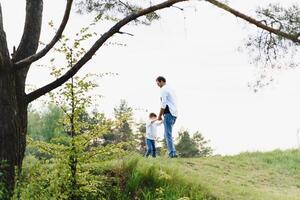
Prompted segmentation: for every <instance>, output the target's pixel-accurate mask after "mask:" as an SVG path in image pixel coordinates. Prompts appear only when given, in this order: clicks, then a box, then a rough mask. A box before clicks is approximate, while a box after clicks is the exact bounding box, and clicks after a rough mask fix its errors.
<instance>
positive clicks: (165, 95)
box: [160, 84, 178, 117]
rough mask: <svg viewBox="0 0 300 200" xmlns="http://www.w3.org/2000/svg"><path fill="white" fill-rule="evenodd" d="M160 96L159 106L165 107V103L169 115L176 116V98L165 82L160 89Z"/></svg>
mask: <svg viewBox="0 0 300 200" xmlns="http://www.w3.org/2000/svg"><path fill="white" fill-rule="evenodd" d="M160 98H161V108H163V109H166V107H167V105H168V107H169V110H170V113H171V115H173V116H174V117H177V114H178V111H177V102H176V101H177V100H176V95H175V92H174V90H173V89H172V88H170V87H169V86H168V85H167V84H166V85H164V86H163V87H162V88H161V89H160Z"/></svg>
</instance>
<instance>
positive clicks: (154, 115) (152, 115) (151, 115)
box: [149, 113, 157, 118]
mask: <svg viewBox="0 0 300 200" xmlns="http://www.w3.org/2000/svg"><path fill="white" fill-rule="evenodd" d="M149 117H150V118H152V117H157V115H156V114H155V113H150V114H149Z"/></svg>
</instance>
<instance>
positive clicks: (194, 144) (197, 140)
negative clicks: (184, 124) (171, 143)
mask: <svg viewBox="0 0 300 200" xmlns="http://www.w3.org/2000/svg"><path fill="white" fill-rule="evenodd" d="M207 143H208V141H206V140H205V139H204V137H203V136H202V135H201V133H199V132H196V133H195V134H194V136H193V138H191V136H190V134H189V132H188V131H187V130H182V131H180V132H179V136H178V143H177V144H176V150H177V151H178V153H179V155H180V156H181V157H200V156H209V155H211V154H212V149H211V148H210V147H208V146H207Z"/></svg>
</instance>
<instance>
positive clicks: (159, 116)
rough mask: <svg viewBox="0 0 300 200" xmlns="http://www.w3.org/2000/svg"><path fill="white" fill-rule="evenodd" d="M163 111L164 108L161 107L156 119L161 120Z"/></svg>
mask: <svg viewBox="0 0 300 200" xmlns="http://www.w3.org/2000/svg"><path fill="white" fill-rule="evenodd" d="M164 112H165V108H161V109H160V111H159V115H158V118H157V119H158V120H162V115H163V114H164Z"/></svg>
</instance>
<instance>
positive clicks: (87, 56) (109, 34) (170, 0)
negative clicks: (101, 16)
mask: <svg viewBox="0 0 300 200" xmlns="http://www.w3.org/2000/svg"><path fill="white" fill-rule="evenodd" d="M184 1H188V0H168V1H165V2H163V3H160V4H157V5H154V6H150V7H148V8H146V9H143V10H140V11H138V12H136V13H132V14H130V15H128V16H127V17H125V18H123V19H122V20H120V21H119V22H118V23H116V24H115V25H114V26H113V27H111V28H110V29H109V30H108V31H107V32H106V33H104V34H103V35H102V36H101V37H100V38H99V39H98V40H97V41H96V42H95V43H94V45H93V46H92V47H91V48H90V49H89V50H88V51H87V53H86V54H85V55H84V56H83V57H82V58H81V59H80V60H79V61H78V62H77V63H76V64H75V65H74V66H73V67H72V68H71V69H70V70H69V71H67V72H66V73H65V74H64V75H62V76H61V77H60V78H58V79H57V80H55V81H53V82H52V83H49V84H48V85H45V86H43V87H41V88H39V89H37V90H35V91H33V92H31V93H29V94H28V95H27V102H28V103H29V102H31V101H33V100H35V99H37V98H39V97H41V96H43V95H44V94H46V93H48V92H50V91H52V90H53V89H55V88H57V87H59V86H61V85H62V84H64V83H65V82H66V81H67V80H68V79H70V78H71V77H72V76H74V75H75V74H76V73H77V72H78V71H79V70H80V69H81V68H82V66H83V65H85V64H86V63H87V62H88V61H89V60H90V59H91V58H92V57H93V55H94V54H95V53H96V51H97V50H98V49H99V48H100V47H101V46H102V45H103V44H104V43H105V42H106V41H107V40H108V39H109V38H110V37H112V36H113V35H114V34H116V33H119V32H120V29H121V28H122V27H123V26H125V25H127V24H128V23H129V22H131V21H134V20H136V19H137V18H139V17H141V16H144V15H147V14H149V13H152V12H154V11H156V10H161V9H164V8H168V7H171V6H172V5H174V4H176V3H179V2H184Z"/></svg>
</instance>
